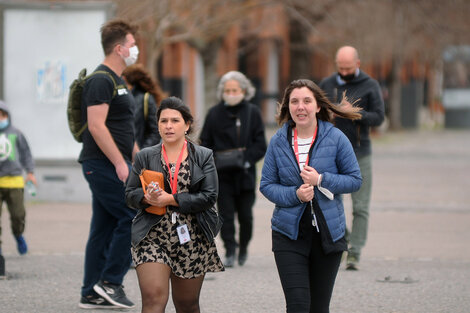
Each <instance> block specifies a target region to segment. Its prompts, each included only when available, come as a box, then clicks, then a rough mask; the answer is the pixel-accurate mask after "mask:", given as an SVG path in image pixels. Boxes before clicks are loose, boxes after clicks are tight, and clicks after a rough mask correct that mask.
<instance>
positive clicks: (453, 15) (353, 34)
mask: <svg viewBox="0 0 470 313" xmlns="http://www.w3.org/2000/svg"><path fill="white" fill-rule="evenodd" d="M290 2H293V1H290ZM322 3H323V6H324V7H325V8H328V10H327V12H325V15H323V16H324V17H325V18H323V19H320V21H319V20H318V19H313V18H310V17H309V15H311V14H314V13H315V12H316V10H318V9H314V8H309V7H308V6H303V7H302V10H299V8H298V6H297V7H296V6H291V7H290V9H291V10H297V15H301V17H300V19H301V20H302V22H303V23H306V24H310V25H312V27H311V28H312V29H313V30H312V31H311V34H312V36H314V37H315V38H316V39H315V42H316V49H320V50H321V51H326V52H328V53H331V54H333V53H334V52H333V51H335V50H336V49H337V48H338V47H339V46H341V45H344V44H350V45H353V46H356V47H358V48H359V50H360V52H361V58H362V59H367V60H368V61H369V62H383V61H384V60H391V61H392V71H391V77H390V81H391V88H390V90H391V93H390V121H391V127H392V128H395V129H396V128H400V127H401V119H400V117H401V112H400V107H401V79H400V76H401V71H402V68H403V65H404V64H405V63H406V62H409V61H410V60H418V62H419V63H420V64H421V65H422V67H423V68H424V66H425V65H426V66H429V65H430V66H434V65H435V64H437V63H438V61H439V60H440V58H441V55H442V51H443V49H444V48H445V47H446V46H447V45H449V44H458V43H462V42H467V43H468V42H469V32H468V29H469V26H470V25H469V22H468V14H469V10H470V2H468V1H465V0H452V1H445V2H443V1H440V0H382V1H376V0H350V1H340V0H338V1H334V0H331V1H326V0H324V1H323V2H322ZM312 7H313V6H312ZM293 17H294V18H295V15H293Z"/></svg>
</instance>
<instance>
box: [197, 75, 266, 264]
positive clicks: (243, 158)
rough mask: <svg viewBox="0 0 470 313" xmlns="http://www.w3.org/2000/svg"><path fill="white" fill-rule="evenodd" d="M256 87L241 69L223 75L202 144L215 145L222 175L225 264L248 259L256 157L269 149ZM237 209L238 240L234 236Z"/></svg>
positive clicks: (221, 209) (240, 262) (206, 121)
mask: <svg viewBox="0 0 470 313" xmlns="http://www.w3.org/2000/svg"><path fill="white" fill-rule="evenodd" d="M254 95H255V88H254V87H253V85H252V84H251V82H250V81H249V80H248V78H246V76H245V75H243V74H242V73H240V72H237V71H231V72H228V73H226V74H224V75H223V76H222V78H221V79H220V81H219V85H218V87H217V98H218V100H219V103H218V104H216V105H215V106H213V107H212V108H211V109H210V110H209V112H208V113H207V115H206V120H205V122H204V126H203V128H202V131H201V135H200V140H201V145H203V146H205V147H208V148H210V149H212V150H213V151H214V154H215V164H216V167H217V173H218V175H219V190H220V191H219V198H218V200H217V203H218V207H219V210H220V212H221V215H222V217H223V219H224V223H223V225H222V230H221V237H222V240H223V242H224V245H225V251H226V252H225V257H226V258H225V263H224V265H225V266H226V267H232V266H233V265H234V263H235V254H236V249H237V247H239V251H238V264H239V265H243V264H245V262H246V260H247V257H248V244H249V242H250V240H251V237H252V235H253V205H254V203H255V198H256V193H255V189H256V166H255V165H256V162H258V161H259V160H260V159H261V158H262V157H263V156H264V153H265V152H266V139H265V135H264V124H263V120H262V118H261V112H260V110H259V109H258V107H257V106H256V105H254V104H252V103H250V102H249V101H250V99H251V98H253V96H254ZM235 215H237V216H238V222H239V225H240V227H239V240H238V243H237V240H236V239H235Z"/></svg>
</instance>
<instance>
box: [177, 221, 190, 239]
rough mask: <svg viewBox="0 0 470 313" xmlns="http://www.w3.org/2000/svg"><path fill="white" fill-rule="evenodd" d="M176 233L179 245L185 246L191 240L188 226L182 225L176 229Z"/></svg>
mask: <svg viewBox="0 0 470 313" xmlns="http://www.w3.org/2000/svg"><path fill="white" fill-rule="evenodd" d="M176 232H177V233H178V238H179V240H180V244H185V243H187V242H188V241H190V240H191V237H190V236H189V230H188V225H186V224H184V225H181V226H178V227H176Z"/></svg>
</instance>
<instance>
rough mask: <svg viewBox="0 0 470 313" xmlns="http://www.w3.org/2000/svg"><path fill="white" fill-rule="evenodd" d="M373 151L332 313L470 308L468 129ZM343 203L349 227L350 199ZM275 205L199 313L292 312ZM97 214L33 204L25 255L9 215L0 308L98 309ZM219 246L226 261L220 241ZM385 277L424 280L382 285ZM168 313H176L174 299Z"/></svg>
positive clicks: (207, 288) (84, 207)
mask: <svg viewBox="0 0 470 313" xmlns="http://www.w3.org/2000/svg"><path fill="white" fill-rule="evenodd" d="M373 149H374V154H373V170H374V172H373V173H374V183H373V198H372V210H371V217H370V231H369V239H368V243H367V245H366V248H365V249H364V251H363V256H362V261H361V264H360V266H361V267H360V271H358V272H349V271H345V270H344V265H343V266H342V268H341V270H340V272H339V274H338V278H337V283H336V286H335V291H334V294H333V299H332V304H331V312H336V313H378V312H390V313H392V312H393V313H430V312H431V313H432V312H439V313H441V312H457V313H463V312H468V308H469V307H470V297H469V296H468V295H469V294H470V249H469V244H468V243H469V242H470V178H469V176H468V175H469V174H470V131H440V132H403V133H395V134H385V135H382V136H381V137H378V138H374V145H373ZM83 183H85V181H83ZM85 201H88V199H85ZM345 205H346V211H347V219H348V223H349V222H350V218H351V214H350V211H351V209H350V198H349V196H345ZM272 208H273V205H272V204H271V203H270V202H269V201H267V200H266V199H265V198H264V197H263V196H262V195H260V194H259V195H258V199H257V202H256V206H255V232H254V238H253V241H252V244H251V245H250V251H249V259H248V261H247V263H246V265H245V266H244V267H235V268H232V269H227V270H226V272H224V273H218V274H208V276H207V278H208V279H207V280H206V282H205V283H204V287H203V289H202V294H201V311H202V312H209V313H211V312H213V313H231V312H233V313H242V312H243V313H245V312H248V313H249V312H252V313H260V312H270V313H281V312H285V308H284V306H285V303H284V297H283V293H282V290H281V285H280V282H279V278H278V274H277V271H276V267H275V264H274V260H273V256H272V253H271V232H270V218H271V213H272ZM90 212H91V209H90V205H89V204H88V203H84V204H70V203H49V202H47V203H34V202H31V203H28V205H27V230H26V233H25V237H26V239H27V241H28V244H29V246H30V251H29V253H28V254H27V255H25V256H19V255H18V253H17V252H16V246H15V242H14V239H13V237H12V235H11V233H10V228H9V218H8V212H7V211H6V209H4V210H3V219H2V228H3V235H2V239H3V245H2V248H3V253H4V256H5V262H6V272H7V275H8V279H6V280H0V295H1V296H0V312H4V313H10V312H11V313H23V312H25V313H26V312H27V313H29V312H38V313H46V312H47V313H49V312H86V311H89V312H93V311H90V310H80V309H79V308H78V306H77V304H78V300H79V292H80V286H81V279H82V273H83V251H84V247H85V243H86V239H87V235H88V227H89V220H90ZM217 245H218V247H219V249H220V250H219V252H220V254H221V255H223V249H222V245H221V242H220V241H217ZM387 276H391V277H392V279H399V280H402V279H404V278H405V277H411V278H412V279H414V280H417V282H414V283H409V284H405V283H391V282H378V281H377V280H383V279H384V278H385V277H387ZM124 285H125V287H126V289H125V290H126V293H127V294H128V296H129V298H130V299H132V300H133V301H134V302H135V303H136V308H135V309H133V310H128V311H127V312H140V308H141V307H140V293H139V288H138V283H137V278H136V274H135V270H130V271H129V273H128V274H127V276H126V280H125V282H124ZM97 312H100V311H97ZM101 312H102V311H101ZM167 312H171V313H172V312H175V311H174V308H173V306H172V303H171V300H170V302H169V304H168V307H167Z"/></svg>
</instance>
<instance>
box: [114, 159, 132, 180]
mask: <svg viewBox="0 0 470 313" xmlns="http://www.w3.org/2000/svg"><path fill="white" fill-rule="evenodd" d="M116 174H117V176H118V178H119V180H120V181H122V182H123V183H125V182H126V180H127V177H129V167H128V166H127V163H126V162H123V163H119V164H118V165H117V166H116Z"/></svg>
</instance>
